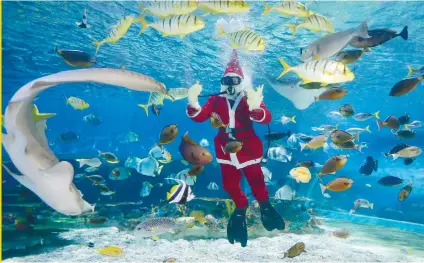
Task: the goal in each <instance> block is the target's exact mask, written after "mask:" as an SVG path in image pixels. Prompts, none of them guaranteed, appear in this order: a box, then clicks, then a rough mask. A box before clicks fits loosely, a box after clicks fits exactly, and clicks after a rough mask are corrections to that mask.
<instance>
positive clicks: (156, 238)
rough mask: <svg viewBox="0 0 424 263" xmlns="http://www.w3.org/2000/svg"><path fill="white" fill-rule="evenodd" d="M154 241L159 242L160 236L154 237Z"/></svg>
mask: <svg viewBox="0 0 424 263" xmlns="http://www.w3.org/2000/svg"><path fill="white" fill-rule="evenodd" d="M152 239H153V240H154V241H158V240H159V239H160V237H158V236H152Z"/></svg>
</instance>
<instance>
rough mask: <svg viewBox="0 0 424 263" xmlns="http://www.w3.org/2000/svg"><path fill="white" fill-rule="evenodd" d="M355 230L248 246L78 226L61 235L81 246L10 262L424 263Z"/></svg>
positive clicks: (259, 240) (285, 235) (285, 236)
mask: <svg viewBox="0 0 424 263" xmlns="http://www.w3.org/2000/svg"><path fill="white" fill-rule="evenodd" d="M326 228H328V226H327V227H326ZM387 230H388V229H387ZM355 231H357V230H355ZM355 233H356V232H355ZM355 233H352V235H351V237H349V238H348V239H338V238H335V237H329V236H328V235H327V234H324V235H309V234H305V235H297V234H292V233H282V234H280V235H278V236H276V237H270V238H268V237H261V238H257V239H253V240H250V241H249V242H248V246H247V247H245V248H242V247H240V244H237V245H231V244H229V243H228V241H227V240H225V239H217V240H196V241H186V240H182V239H179V240H176V241H168V240H164V239H161V240H159V241H153V240H151V239H142V240H140V239H138V238H136V237H134V236H133V235H132V234H131V233H129V232H118V230H117V229H116V228H114V227H110V228H101V229H77V230H71V231H70V232H67V233H62V234H61V237H62V238H66V239H69V240H74V241H76V242H78V243H79V245H70V246H66V247H63V248H60V249H56V250H54V251H51V252H48V253H43V254H39V255H34V256H26V257H20V258H12V259H8V260H5V261H4V262H52V261H54V262H59V261H74V262H75V261H79V262H162V261H163V260H164V259H165V258H168V257H173V258H175V259H176V260H177V261H176V262H217V261H220V262H245V261H249V262H279V261H281V262H282V261H292V262H318V261H321V262H336V261H337V262H395V261H396V262H400V261H402V262H424V258H423V257H419V255H418V254H417V253H412V254H411V255H405V254H403V253H402V252H401V250H400V249H401V247H402V246H401V244H396V243H393V242H391V245H390V246H389V245H387V244H384V242H383V243H382V242H380V240H377V239H371V238H370V236H366V235H363V234H357V235H356V234H355ZM299 241H302V242H304V243H305V244H306V251H307V253H304V254H301V255H300V256H298V257H296V258H292V259H288V258H286V259H284V260H283V259H282V256H283V253H284V252H285V251H286V250H287V249H288V248H290V247H291V246H292V245H294V244H295V243H296V242H299ZM404 241H406V242H408V240H404ZM87 242H94V243H95V246H96V248H101V247H106V246H111V245H114V246H119V247H121V248H122V249H123V251H124V255H122V256H120V257H116V258H114V257H108V256H103V255H100V254H98V253H97V251H96V248H89V247H87V245H86V244H87Z"/></svg>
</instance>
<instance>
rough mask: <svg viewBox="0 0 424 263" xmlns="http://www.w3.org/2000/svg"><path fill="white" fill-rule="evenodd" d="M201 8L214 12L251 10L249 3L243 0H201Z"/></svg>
mask: <svg viewBox="0 0 424 263" xmlns="http://www.w3.org/2000/svg"><path fill="white" fill-rule="evenodd" d="M199 9H202V10H204V11H206V12H208V13H207V14H205V15H208V14H209V13H213V14H233V13H242V12H247V11H249V5H248V4H247V3H246V2H244V1H242V0H240V1H239V0H212V1H199Z"/></svg>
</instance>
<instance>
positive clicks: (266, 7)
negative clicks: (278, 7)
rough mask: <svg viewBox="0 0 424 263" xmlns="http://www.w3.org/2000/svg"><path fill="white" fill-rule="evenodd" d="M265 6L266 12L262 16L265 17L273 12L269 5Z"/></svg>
mask: <svg viewBox="0 0 424 263" xmlns="http://www.w3.org/2000/svg"><path fill="white" fill-rule="evenodd" d="M264 6H265V10H264V12H263V14H262V15H263V16H264V15H266V14H268V13H269V11H271V9H272V8H271V7H270V6H269V5H268V4H267V3H265V4H264Z"/></svg>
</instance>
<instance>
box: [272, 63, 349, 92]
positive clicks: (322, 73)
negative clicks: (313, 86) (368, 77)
mask: <svg viewBox="0 0 424 263" xmlns="http://www.w3.org/2000/svg"><path fill="white" fill-rule="evenodd" d="M280 63H281V65H282V66H283V68H284V71H283V72H282V73H281V74H280V76H278V78H277V79H279V78H281V77H282V76H284V75H285V74H286V73H287V72H289V71H294V72H295V73H296V74H297V75H299V77H300V78H301V79H302V80H303V82H304V83H305V84H307V83H311V82H319V83H322V85H323V86H326V85H327V84H332V83H341V82H347V81H352V80H353V79H354V78H355V75H354V74H353V72H352V71H350V69H349V68H348V67H347V66H346V65H344V64H343V63H340V62H336V61H332V60H326V59H322V60H313V61H310V62H307V63H303V64H300V65H297V66H295V67H291V66H290V65H289V64H287V63H286V62H285V61H284V60H283V59H280Z"/></svg>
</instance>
